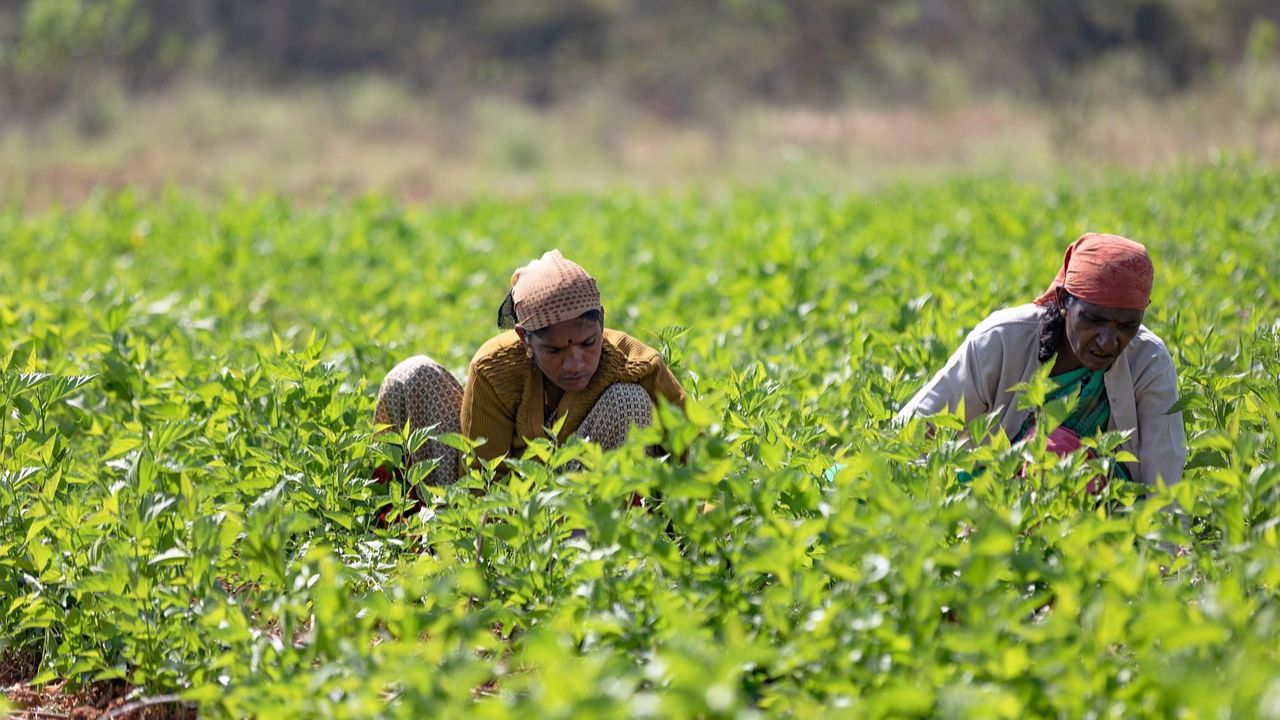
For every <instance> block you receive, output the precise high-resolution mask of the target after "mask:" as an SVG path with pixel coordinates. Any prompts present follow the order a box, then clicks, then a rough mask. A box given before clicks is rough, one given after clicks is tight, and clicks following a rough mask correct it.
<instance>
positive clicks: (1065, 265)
mask: <svg viewBox="0 0 1280 720" xmlns="http://www.w3.org/2000/svg"><path fill="white" fill-rule="evenodd" d="M1154 280H1155V269H1154V268H1153V267H1152V266H1151V258H1150V257H1148V256H1147V248H1145V247H1144V246H1143V245H1142V244H1141V243H1136V242H1134V241H1132V240H1130V239H1128V238H1123V237H1120V236H1119V235H1106V234H1103V233H1085V234H1084V235H1081V236H1080V239H1078V240H1076V241H1075V242H1073V243H1071V245H1070V246H1068V247H1067V254H1066V257H1064V258H1063V259H1062V269H1061V270H1059V271H1058V276H1057V277H1056V278H1054V279H1053V284H1052V285H1050V286H1049V289H1048V290H1045V291H1044V294H1043V295H1041V296H1040V297H1038V298H1036V304H1037V305H1048V304H1049V303H1051V302H1053V301H1054V299H1055V298H1056V297H1057V294H1058V288H1065V289H1066V291H1067V292H1069V293H1071V294H1072V295H1074V296H1075V297H1078V298H1080V299H1081V300H1084V301H1085V302H1088V303H1093V304H1094V305H1101V306H1103V307H1110V308H1124V309H1126V310H1146V309H1147V305H1150V304H1151V285H1152V283H1153V282H1154Z"/></svg>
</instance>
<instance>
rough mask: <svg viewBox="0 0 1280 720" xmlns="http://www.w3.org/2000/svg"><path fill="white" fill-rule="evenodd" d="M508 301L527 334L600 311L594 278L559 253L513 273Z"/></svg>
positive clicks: (598, 292) (550, 253)
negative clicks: (509, 300) (513, 306)
mask: <svg viewBox="0 0 1280 720" xmlns="http://www.w3.org/2000/svg"><path fill="white" fill-rule="evenodd" d="M511 300H512V302H513V304H514V305H515V312H516V319H517V321H519V323H520V327H522V328H524V329H525V330H528V331H534V330H541V329H542V328H544V327H547V326H548V325H554V324H556V323H558V322H564V321H565V320H572V319H574V318H576V317H578V316H579V315H581V314H583V313H585V312H588V311H591V310H600V309H601V306H600V290H599V289H597V288H596V281H595V278H593V277H591V275H590V274H588V273H587V271H586V270H583V269H582V266H581V265H578V264H577V263H575V262H573V261H572V260H569V259H568V258H566V257H565V256H563V255H561V254H560V251H559V250H552V251H550V252H548V253H546V254H544V255H543V256H542V257H541V258H539V259H537V260H534V261H533V262H531V263H529V264H528V265H525V266H524V267H522V268H520V269H519V270H516V271H515V274H513V275H512V276H511Z"/></svg>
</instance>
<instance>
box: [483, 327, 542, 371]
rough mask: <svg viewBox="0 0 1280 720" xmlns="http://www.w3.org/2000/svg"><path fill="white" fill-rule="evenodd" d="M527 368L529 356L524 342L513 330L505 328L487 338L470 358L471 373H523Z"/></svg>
mask: <svg viewBox="0 0 1280 720" xmlns="http://www.w3.org/2000/svg"><path fill="white" fill-rule="evenodd" d="M528 369H529V358H528V356H526V355H525V351H524V344H523V343H521V342H520V336H519V335H517V334H516V331H515V330H507V331H505V332H502V333H500V334H498V335H496V336H494V337H492V338H489V339H488V340H487V341H485V343H484V344H483V345H481V346H480V349H479V350H477V351H476V354H475V356H474V357H472V358H471V373H472V374H475V373H477V372H479V373H481V374H484V375H486V376H489V375H493V374H495V373H496V374H509V373H516V374H521V375H523V374H524V373H525V372H527V371H528Z"/></svg>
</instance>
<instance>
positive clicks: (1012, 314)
mask: <svg viewBox="0 0 1280 720" xmlns="http://www.w3.org/2000/svg"><path fill="white" fill-rule="evenodd" d="M1043 313H1044V308H1042V307H1040V306H1039V305H1034V304H1032V303H1027V304H1026V305H1014V306H1013V307H1007V308H1001V309H1000V310H996V311H995V312H993V313H991V314H990V315H988V316H987V317H986V318H984V319H983V321H982V322H980V323H978V325H977V326H976V327H975V328H974V329H973V332H974V333H979V334H981V333H990V332H997V331H1001V330H1013V331H1020V330H1025V329H1027V328H1030V329H1033V330H1036V331H1038V330H1039V327H1040V316H1041V315H1042V314H1043Z"/></svg>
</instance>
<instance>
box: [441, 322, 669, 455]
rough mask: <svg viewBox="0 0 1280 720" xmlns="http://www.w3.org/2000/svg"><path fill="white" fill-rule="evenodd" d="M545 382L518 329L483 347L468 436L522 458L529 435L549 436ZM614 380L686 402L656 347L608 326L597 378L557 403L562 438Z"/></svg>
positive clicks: (465, 400) (468, 404) (466, 421)
mask: <svg viewBox="0 0 1280 720" xmlns="http://www.w3.org/2000/svg"><path fill="white" fill-rule="evenodd" d="M543 382H544V379H543V376H542V372H541V371H540V370H538V368H537V366H536V365H535V364H534V362H533V360H532V359H531V358H529V357H527V356H526V355H525V350H524V346H523V345H522V344H521V342H520V337H519V336H518V335H516V332H515V331H514V330H508V331H506V332H504V333H502V334H501V335H498V336H497V337H495V338H493V339H491V340H489V341H488V342H486V343H485V344H484V345H482V346H480V350H479V351H477V352H476V355H475V357H474V358H473V359H472V360H471V366H470V370H469V371H468V373H467V384H466V388H465V389H464V391H463V395H462V418H461V419H462V434H463V435H466V436H467V437H470V438H485V443H484V444H483V445H481V446H480V447H479V448H478V449H477V450H476V454H477V455H478V456H479V457H480V458H482V459H485V460H488V459H492V458H495V457H499V456H501V455H507V456H510V457H518V456H520V454H521V453H522V452H523V451H524V448H525V447H527V446H528V441H529V440H531V439H533V438H538V437H546V435H547V433H548V431H547V430H545V429H544V426H543V404H544V403H543V385H542V383H543ZM614 383H635V384H637V385H639V386H641V387H643V388H644V389H645V391H647V392H648V393H649V398H650V399H651V400H652V401H653V402H654V404H655V405H656V404H657V403H658V397H659V396H662V397H665V398H666V399H667V401H668V402H670V403H672V404H674V405H678V406H681V407H683V406H684V390H683V389H682V388H681V387H680V383H679V381H677V380H676V378H675V376H674V375H672V373H671V370H670V369H668V368H667V365H666V363H664V362H663V361H662V356H661V355H659V354H658V352H657V351H656V350H654V349H653V348H651V347H649V346H648V345H645V344H644V343H642V342H640V341H639V340H636V339H635V338H633V337H631V336H630V335H627V334H626V333H624V332H620V331H617V330H609V329H606V330H605V331H604V344H603V345H602V347H601V349H600V366H599V367H598V368H597V369H596V373H595V375H593V376H592V377H591V382H590V383H589V384H588V385H587V387H586V388H585V389H583V390H581V391H579V392H567V393H565V394H564V397H563V398H561V400H560V404H559V405H558V406H557V407H556V412H555V418H556V419H559V418H560V417H562V416H563V417H564V418H565V422H564V425H562V426H561V428H560V434H559V436H558V438H557V439H558V440H560V441H561V442H563V441H564V440H566V439H567V438H568V437H569V435H571V434H573V433H574V432H575V431H576V430H577V429H578V426H579V425H581V424H582V421H583V419H584V418H586V416H587V413H589V412H591V408H592V407H593V406H594V405H595V404H596V401H597V400H599V399H600V395H601V394H602V393H604V391H605V390H606V389H607V388H608V387H609V386H610V385H613V384H614ZM553 422H554V420H553Z"/></svg>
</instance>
